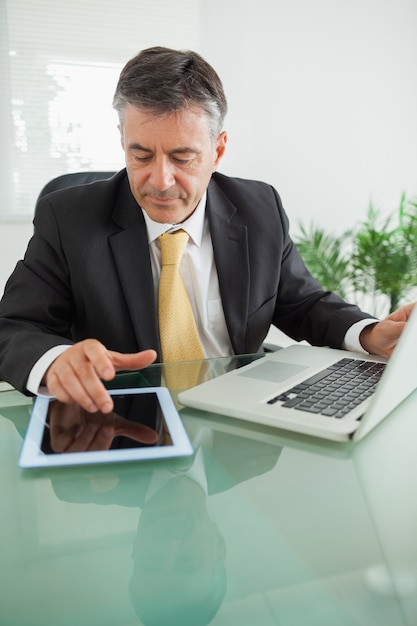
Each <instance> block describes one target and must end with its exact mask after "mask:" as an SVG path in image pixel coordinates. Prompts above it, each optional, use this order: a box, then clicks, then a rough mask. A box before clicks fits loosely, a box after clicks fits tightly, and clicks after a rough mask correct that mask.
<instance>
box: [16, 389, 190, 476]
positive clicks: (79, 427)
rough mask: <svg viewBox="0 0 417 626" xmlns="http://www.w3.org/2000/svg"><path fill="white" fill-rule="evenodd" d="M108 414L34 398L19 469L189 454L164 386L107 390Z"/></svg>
mask: <svg viewBox="0 0 417 626" xmlns="http://www.w3.org/2000/svg"><path fill="white" fill-rule="evenodd" d="M109 393H110V395H111V396H112V398H113V402H114V409H113V411H112V412H111V413H109V414H105V413H101V412H97V413H88V412H87V411H85V410H84V409H82V408H81V407H80V406H78V405H75V404H64V403H62V402H59V401H58V400H56V399H55V398H44V397H37V398H36V399H35V402H34V405H33V409H32V413H31V417H30V421H29V425H28V429H27V432H26V435H25V438H24V441H23V445H22V450H21V453H20V456H19V467H21V468H39V467H40V468H42V467H43V468H47V467H62V466H71V465H91V464H99V463H100V464H101V463H120V462H125V461H145V460H152V459H167V458H175V457H183V456H190V455H192V454H193V452H194V450H193V448H192V445H191V443H190V441H189V439H188V436H187V433H186V430H185V428H184V425H183V423H182V421H181V418H180V416H179V413H178V411H177V409H176V407H175V404H174V401H173V400H172V397H171V394H170V393H169V391H168V389H167V388H166V387H147V388H144V389H139V388H138V389H132V388H131V389H113V390H109Z"/></svg>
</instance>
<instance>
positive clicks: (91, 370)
mask: <svg viewBox="0 0 417 626" xmlns="http://www.w3.org/2000/svg"><path fill="white" fill-rule="evenodd" d="M113 105H114V108H115V109H116V111H117V112H118V115H119V128H120V135H121V143H122V147H123V150H124V152H125V161H126V169H125V170H123V171H121V172H119V173H118V174H116V175H115V176H114V177H113V178H111V179H110V180H107V181H103V182H98V183H95V184H93V185H87V186H82V187H74V188H71V189H66V190H63V191H60V192H55V193H53V194H50V195H48V196H46V197H45V198H43V199H42V200H41V201H40V202H39V205H38V207H37V211H36V216H35V220H34V224H35V232H34V235H33V238H32V239H31V241H30V243H29V246H28V249H27V252H26V255H25V258H24V260H23V261H21V262H19V263H18V264H17V266H16V269H15V271H14V273H13V274H12V277H11V278H10V280H9V282H8V284H7V286H6V290H5V294H4V296H3V299H2V302H1V304H0V377H3V378H4V379H6V380H8V381H9V382H10V383H11V384H13V385H14V386H15V387H16V388H18V389H20V390H22V391H24V392H26V393H38V392H42V389H43V388H46V390H47V391H48V392H49V393H51V394H53V395H55V396H56V397H57V398H58V399H60V400H61V401H63V402H77V403H79V404H80V405H81V406H83V407H84V408H85V409H86V410H88V411H92V412H94V411H96V410H98V409H99V410H101V411H102V412H105V413H106V412H110V411H111V410H112V401H111V399H110V397H109V395H108V393H107V391H106V390H105V387H104V385H103V383H102V380H110V379H111V378H112V377H114V375H115V373H116V371H118V370H128V369H139V368H141V367H144V366H146V365H148V364H150V363H151V362H152V361H153V360H155V359H157V360H159V361H162V360H164V359H163V354H162V353H161V345H160V336H159V328H158V317H157V308H158V307H157V292H158V284H159V275H160V269H161V252H160V247H159V240H158V236H159V235H161V233H163V232H165V231H169V232H171V231H173V230H175V229H176V228H178V225H181V227H182V228H183V229H184V230H185V231H186V232H187V233H188V234H189V236H190V238H189V241H188V243H187V246H186V250H185V253H184V257H183V259H182V262H181V263H182V264H181V272H182V275H183V279H184V283H185V285H186V289H187V291H188V295H189V298H190V300H191V304H192V307H193V312H194V317H195V320H196V325H197V329H198V333H199V337H200V341H201V344H202V348H203V351H204V356H206V357H215V356H225V355H233V354H238V353H240V354H241V353H251V352H256V351H258V350H259V349H261V345H262V342H263V340H264V338H265V336H266V334H267V332H268V330H269V327H270V325H271V324H274V325H275V326H277V327H278V328H280V329H281V330H282V331H284V332H285V333H287V334H288V335H289V336H291V337H293V338H294V339H297V340H302V339H305V340H307V341H308V342H310V343H312V344H315V345H328V346H332V347H336V348H340V347H347V348H352V349H363V350H365V351H367V352H371V353H378V354H386V355H389V354H390V353H391V352H392V350H393V349H394V347H395V344H396V342H397V339H398V337H399V335H400V333H401V331H402V328H403V326H404V324H405V323H406V320H407V318H408V316H409V314H410V312H411V309H412V305H411V304H410V305H406V306H405V307H402V308H401V309H399V310H398V311H397V312H395V313H394V314H392V315H391V316H389V317H388V318H387V319H385V320H382V321H380V322H378V321H377V320H375V319H374V318H372V317H371V316H370V315H368V314H366V313H364V312H362V311H361V310H360V309H359V308H357V307H356V306H353V305H350V304H347V303H346V302H344V301H343V300H341V299H340V298H339V297H338V296H336V295H335V294H333V293H329V292H325V291H324V290H323V289H322V287H321V286H320V285H319V284H318V283H317V281H316V280H315V279H314V278H313V277H312V276H311V275H310V274H309V272H308V271H307V269H306V268H305V266H304V264H303V262H302V260H301V258H300V256H299V254H298V252H297V250H296V248H295V247H294V245H293V243H292V241H291V239H290V236H289V229H288V220H287V217H286V214H285V212H284V209H283V207H282V204H281V200H280V198H279V196H278V194H277V192H276V191H275V190H274V189H273V188H272V187H271V186H269V185H267V184H265V183H261V182H255V181H248V180H242V179H237V178H231V177H226V176H223V175H221V174H219V173H217V172H216V170H217V169H218V166H219V163H220V161H221V159H222V157H223V155H224V153H225V149H226V142H227V134H226V132H225V130H223V121H224V117H225V114H226V111H227V103H226V98H225V95H224V92H223V87H222V83H221V81H220V79H219V77H218V75H217V74H216V72H215V71H214V69H213V68H212V67H211V66H210V65H209V64H208V63H206V62H205V61H204V59H202V58H201V57H200V56H199V55H198V54H196V53H194V52H182V51H175V50H170V49H166V48H160V47H157V48H150V49H147V50H144V51H142V52H141V53H139V54H138V55H137V56H136V57H134V58H133V59H132V60H131V61H129V62H128V63H127V64H126V66H125V67H124V69H123V70H122V72H121V75H120V78H119V82H118V85H117V88H116V92H115V96H114V101H113ZM186 342H187V337H185V338H184V343H186Z"/></svg>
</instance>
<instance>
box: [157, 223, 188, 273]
mask: <svg viewBox="0 0 417 626" xmlns="http://www.w3.org/2000/svg"><path fill="white" fill-rule="evenodd" d="M158 239H159V245H160V247H161V259H162V265H179V263H180V261H181V257H182V255H183V253H184V249H185V246H186V245H187V241H188V239H189V235H188V233H186V232H185V230H182V229H180V230H176V231H175V232H174V233H163V234H162V235H160V236H159V237H158Z"/></svg>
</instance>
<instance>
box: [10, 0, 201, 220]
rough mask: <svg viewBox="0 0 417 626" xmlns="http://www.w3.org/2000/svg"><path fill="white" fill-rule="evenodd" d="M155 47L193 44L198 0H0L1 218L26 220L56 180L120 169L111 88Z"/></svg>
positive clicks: (196, 45)
mask: <svg viewBox="0 0 417 626" xmlns="http://www.w3.org/2000/svg"><path fill="white" fill-rule="evenodd" d="M154 45H162V46H169V47H172V48H191V49H194V50H198V49H199V45H200V2H199V1H198V0H175V2H172V0H118V1H117V2H114V0H113V1H110V0H68V1H65V0H37V1H36V2H33V0H0V73H1V82H2V86H1V89H0V156H1V163H2V166H1V168H0V185H1V189H2V201H1V203H0V217H1V218H2V219H3V220H18V219H28V218H30V219H31V218H32V215H33V209H34V204H35V201H36V198H37V196H38V194H39V192H40V190H41V188H42V187H43V186H44V184H46V183H47V182H48V181H49V180H51V179H52V178H54V177H55V176H58V175H60V174H63V173H66V172H73V171H85V170H117V169H120V168H121V167H123V152H122V150H121V147H120V142H119V136H118V131H117V117H116V114H115V112H114V111H113V109H112V105H111V103H112V98H113V93H114V89H115V86H116V82H117V79H118V76H119V73H120V70H121V68H122V66H123V65H124V64H125V63H126V61H128V60H129V59H130V58H131V57H132V56H134V55H135V54H136V53H137V52H139V51H140V50H141V49H143V48H147V47H149V46H154Z"/></svg>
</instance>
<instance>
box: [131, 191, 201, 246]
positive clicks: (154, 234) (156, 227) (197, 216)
mask: <svg viewBox="0 0 417 626" xmlns="http://www.w3.org/2000/svg"><path fill="white" fill-rule="evenodd" d="M206 201H207V191H205V192H204V194H203V195H202V197H201V200H200V202H199V203H198V204H197V207H196V209H195V211H193V213H192V214H191V215H190V217H189V218H188V219H186V220H185V222H182V223H181V224H161V223H160V222H154V221H153V220H151V218H150V217H149V215H148V214H147V213H146V211H144V210H143V209H142V213H143V217H144V218H145V224H146V230H147V231H148V243H152V242H153V241H155V239H157V238H158V237H159V235H162V233H166V232H168V231H172V232H174V231H175V230H178V229H179V228H182V229H183V230H185V231H186V232H187V233H188V234H189V236H190V238H191V239H192V240H193V242H194V243H195V244H196V245H197V246H198V247H200V245H201V240H202V237H203V228H204V216H205V212H206ZM141 208H142V207H141Z"/></svg>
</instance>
